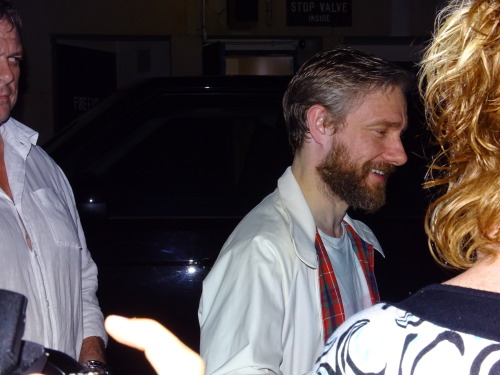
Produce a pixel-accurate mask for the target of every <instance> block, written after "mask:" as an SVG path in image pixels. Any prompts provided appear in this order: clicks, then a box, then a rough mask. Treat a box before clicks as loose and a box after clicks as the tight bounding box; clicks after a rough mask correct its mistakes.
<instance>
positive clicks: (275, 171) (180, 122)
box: [79, 95, 289, 217]
mask: <svg viewBox="0 0 500 375" xmlns="http://www.w3.org/2000/svg"><path fill="white" fill-rule="evenodd" d="M173 99H174V100H173ZM275 101H276V100H274V101H273V100H271V101H269V102H268V103H266V102H265V100H262V98H261V101H260V103H259V102H256V99H255V98H251V97H237V96H234V95H233V96H232V97H220V96H219V97H215V96H214V97H210V98H200V97H189V98H188V97H182V98H180V97H176V98H172V97H169V96H163V97H161V98H159V99H158V100H156V101H154V102H152V103H151V104H149V105H148V106H147V107H145V108H142V109H141V110H140V111H138V112H137V113H134V114H131V115H130V116H129V117H128V120H127V121H122V122H121V123H120V124H115V125H114V126H113V127H112V128H114V129H115V130H110V129H108V130H106V132H110V131H114V132H115V133H116V134H115V136H114V137H113V139H114V140H113V142H111V143H110V142H108V143H107V144H106V145H102V146H100V145H99V142H98V141H97V142H94V144H93V147H96V148H99V147H101V148H102V149H100V150H98V151H96V150H95V149H94V150H93V151H92V152H91V153H90V152H89V153H87V154H92V155H97V157H95V158H94V159H92V160H88V159H85V158H82V159H81V161H80V167H79V173H81V174H82V175H83V176H86V178H88V177H89V176H90V178H91V180H92V181H93V182H92V184H91V185H93V186H94V187H98V189H99V192H100V195H101V196H103V197H104V200H105V202H106V206H107V207H106V210H107V215H108V216H115V217H129V216H130V217H131V216H133V217H158V216H161V217H202V216H204V217H207V216H213V217H220V216H222V217H228V216H230V217H231V216H234V217H238V216H242V215H243V214H244V213H246V212H247V211H248V210H250V209H251V208H252V207H253V206H254V205H255V204H256V203H257V202H258V201H259V200H261V199H262V198H263V197H264V196H265V195H266V194H268V193H270V192H272V190H273V189H274V188H275V186H276V179H277V178H278V177H279V175H280V174H281V173H283V171H284V168H285V167H286V165H287V164H288V159H289V155H288V154H289V152H288V149H287V146H286V137H285V135H284V128H283V127H284V125H283V122H282V117H281V110H280V106H279V105H278V103H277V102H275ZM194 103H199V105H198V106H196V105H193V104H194ZM103 132H105V131H104V130H103ZM108 138H109V135H108Z"/></svg>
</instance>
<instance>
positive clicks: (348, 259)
mask: <svg viewBox="0 0 500 375" xmlns="http://www.w3.org/2000/svg"><path fill="white" fill-rule="evenodd" d="M318 232H319V234H320V236H321V240H322V241H323V244H324V245H325V249H326V252H327V253H328V257H329V258H330V262H331V264H332V268H333V271H334V273H335V277H336V278H337V283H338V286H339V290H340V295H341V297H342V304H343V306H344V314H345V317H346V319H347V318H348V317H350V316H352V315H353V314H355V313H357V312H358V311H360V310H363V309H364V308H367V307H370V306H371V305H372V302H371V297H370V291H369V289H368V284H367V283H366V278H365V275H364V273H363V269H362V268H361V264H360V263H359V259H358V257H357V256H356V250H355V249H354V248H353V246H352V242H351V241H350V239H349V236H348V234H347V231H346V230H345V228H344V226H342V235H341V236H340V237H339V238H336V237H331V236H329V235H327V234H325V233H324V232H322V231H321V230H319V229H318Z"/></svg>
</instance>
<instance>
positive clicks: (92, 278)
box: [60, 170, 108, 344]
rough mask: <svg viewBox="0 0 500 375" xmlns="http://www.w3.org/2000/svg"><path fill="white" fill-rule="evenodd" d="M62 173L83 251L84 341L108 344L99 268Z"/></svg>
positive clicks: (68, 185) (67, 183) (67, 198)
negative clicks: (92, 338)
mask: <svg viewBox="0 0 500 375" xmlns="http://www.w3.org/2000/svg"><path fill="white" fill-rule="evenodd" d="M60 173H61V174H62V175H63V177H64V181H65V183H66V189H65V193H66V200H67V201H68V207H70V208H71V211H72V215H73V217H74V220H75V222H76V226H77V229H78V237H79V239H80V244H81V246H82V249H81V264H82V269H81V277H82V290H81V296H82V307H83V311H82V313H83V339H85V338H87V337H90V336H98V337H101V338H102V339H103V341H104V343H105V344H107V341H108V336H107V334H106V330H105V329H104V316H103V314H102V312H101V308H100V307H99V301H98V299H97V295H96V293H97V288H98V280H97V274H98V271H97V266H96V264H95V263H94V261H93V260H92V256H91V254H90V252H89V250H88V248H87V242H86V240H85V234H84V232H83V228H82V225H81V222H80V217H79V215H78V210H77V207H76V203H75V198H74V195H73V190H72V189H71V186H70V184H69V182H68V181H67V179H66V177H65V176H64V173H63V172H62V170H60Z"/></svg>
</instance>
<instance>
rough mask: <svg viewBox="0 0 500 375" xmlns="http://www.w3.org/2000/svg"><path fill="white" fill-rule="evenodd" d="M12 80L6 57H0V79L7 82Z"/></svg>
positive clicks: (10, 68)
mask: <svg viewBox="0 0 500 375" xmlns="http://www.w3.org/2000/svg"><path fill="white" fill-rule="evenodd" d="M13 80H14V73H13V72H12V67H11V66H10V64H9V61H8V60H7V59H0V81H1V82H3V83H4V84H9V83H11V82H12V81H13Z"/></svg>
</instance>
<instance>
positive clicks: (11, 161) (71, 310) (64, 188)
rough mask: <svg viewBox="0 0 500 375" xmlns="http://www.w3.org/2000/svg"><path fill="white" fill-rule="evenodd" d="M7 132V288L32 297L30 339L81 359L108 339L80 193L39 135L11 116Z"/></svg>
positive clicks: (0, 209)
mask: <svg viewBox="0 0 500 375" xmlns="http://www.w3.org/2000/svg"><path fill="white" fill-rule="evenodd" d="M0 135H1V136H2V138H3V141H4V158H5V164H6V168H7V175H8V179H9V185H10V188H11V191H12V195H13V198H14V201H12V200H11V199H10V197H9V196H8V195H7V194H6V193H5V192H4V191H3V190H1V189H0V239H1V240H0V269H1V271H0V288H1V289H6V290H11V291H15V292H18V293H21V294H23V295H24V296H26V297H27V298H28V306H27V311H26V327H25V332H24V336H23V339H24V340H28V341H33V342H36V343H39V344H41V345H43V346H45V347H47V348H52V349H55V350H59V351H62V352H64V353H66V354H68V355H70V356H72V357H73V358H75V359H77V358H78V356H79V353H80V349H81V344H82V340H83V339H84V338H85V337H88V336H100V337H102V338H103V339H104V341H105V342H106V339H107V336H106V333H105V331H104V325H103V315H102V313H101V311H100V308H99V304H98V301H97V298H96V290H97V267H96V265H95V263H94V262H93V261H92V258H91V256H90V253H89V251H88V249H87V245H86V242H85V238H84V235H83V231H82V227H81V225H80V219H79V216H78V213H77V209H76V205H75V202H74V198H73V193H72V191H71V188H70V186H69V183H68V181H67V180H66V177H65V176H64V174H63V172H62V171H61V170H60V168H59V167H58V166H57V165H56V164H55V163H54V161H53V160H52V159H51V158H50V157H49V156H48V155H47V154H46V153H45V152H44V151H43V150H42V149H41V148H40V147H38V146H36V144H35V143H36V140H37V138H38V134H37V133H36V132H34V131H33V130H31V129H29V128H27V127H26V126H24V125H23V124H21V123H19V122H17V121H16V120H14V119H12V118H11V119H9V120H8V121H7V122H6V123H4V124H2V125H1V126H0ZM26 232H27V234H28V236H29V238H30V240H31V244H32V249H30V248H29V247H28V244H27V241H26Z"/></svg>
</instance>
